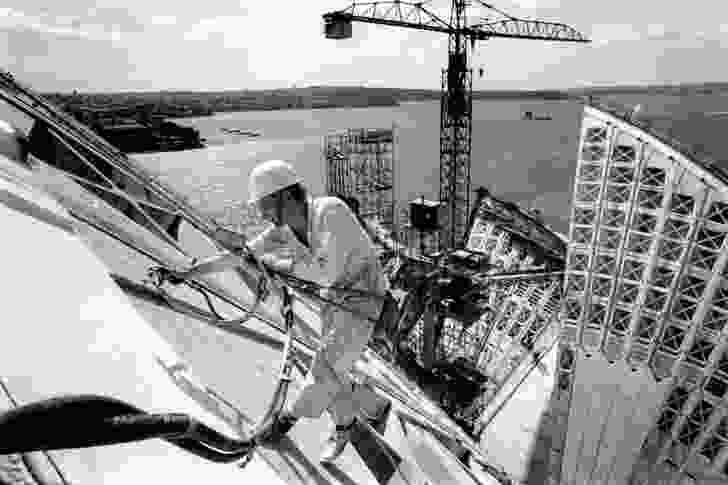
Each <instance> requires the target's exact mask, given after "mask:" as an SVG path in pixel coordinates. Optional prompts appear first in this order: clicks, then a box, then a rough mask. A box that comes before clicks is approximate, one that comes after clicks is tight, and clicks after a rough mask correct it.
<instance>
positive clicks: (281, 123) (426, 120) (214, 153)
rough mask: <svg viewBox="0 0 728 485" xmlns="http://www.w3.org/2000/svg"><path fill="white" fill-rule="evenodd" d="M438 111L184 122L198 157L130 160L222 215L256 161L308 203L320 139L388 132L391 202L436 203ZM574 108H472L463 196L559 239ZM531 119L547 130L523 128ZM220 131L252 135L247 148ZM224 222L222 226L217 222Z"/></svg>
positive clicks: (319, 167)
mask: <svg viewBox="0 0 728 485" xmlns="http://www.w3.org/2000/svg"><path fill="white" fill-rule="evenodd" d="M439 109H440V106H439V103H437V102H417V103H405V104H403V105H401V106H399V107H385V108H362V109H326V110H284V111H253V112H239V113H222V114H219V115H216V116H212V117H206V118H190V119H183V120H180V123H183V124H188V125H192V126H195V127H196V128H198V129H199V130H200V132H201V136H203V137H204V138H206V139H207V140H208V147H207V148H205V149H200V150H190V151H186V152H169V153H159V154H144V155H137V157H138V158H140V159H142V160H144V161H145V163H146V164H148V165H149V166H151V167H153V168H154V169H155V170H158V171H159V172H161V173H163V174H165V178H167V179H169V181H170V182H171V183H172V184H174V185H175V186H183V187H184V191H185V192H187V193H189V194H192V197H193V202H195V203H197V204H200V205H201V206H203V207H205V209H206V210H208V211H210V212H214V213H220V215H221V216H223V214H227V215H230V213H231V212H230V211H232V210H234V209H235V208H236V207H239V205H240V201H244V200H247V181H246V180H247V174H248V172H249V170H250V169H251V168H252V166H253V165H255V163H257V162H258V161H262V160H266V159H270V158H281V159H287V160H290V161H292V162H294V163H295V165H296V167H297V168H298V169H299V170H300V172H301V173H302V175H303V176H304V178H305V179H306V182H307V183H308V185H309V186H310V187H311V189H312V191H313V192H315V193H321V192H322V191H323V190H324V184H325V179H324V162H323V146H322V138H323V136H324V135H325V134H327V133H331V132H332V131H336V130H341V129H344V128H360V127H367V128H386V127H391V126H392V125H393V124H394V125H395V126H396V130H397V137H398V144H397V148H396V149H397V153H396V154H395V157H396V159H397V163H398V166H397V167H396V168H395V170H396V174H395V178H396V188H395V190H396V193H395V198H396V200H398V201H400V202H402V203H406V202H407V201H409V200H412V199H414V198H416V197H418V196H420V195H424V196H425V197H426V198H431V199H437V198H438V186H439V182H438V181H439V123H440V121H439V120H440V115H439ZM580 110H581V106H580V105H579V104H577V103H576V102H572V101H533V100H528V101H521V100H487V101H476V102H474V106H473V135H472V136H473V152H472V160H473V161H472V169H471V174H472V184H473V188H475V187H477V186H479V185H485V186H487V187H489V188H490V189H491V191H492V192H493V193H495V194H496V195H499V196H501V197H503V198H506V199H508V200H513V201H515V202H520V203H523V204H524V205H526V206H530V207H536V208H539V209H540V210H541V211H542V213H543V214H544V219H545V221H546V222H547V223H548V224H550V225H552V226H553V227H554V229H556V230H558V231H559V232H565V231H566V229H567V227H568V213H569V203H570V197H571V188H572V180H573V174H574V168H575V165H576V147H577V141H578V126H579V122H580ZM527 111H531V112H533V113H536V114H539V115H542V114H548V115H549V116H550V117H551V118H552V119H550V120H527V119H523V116H524V113H525V112H527ZM223 128H225V129H238V130H243V131H255V132H259V133H260V134H261V136H259V137H255V138H250V137H246V136H241V135H233V134H230V133H229V132H228V133H226V132H225V131H224V130H223ZM226 218H227V217H226Z"/></svg>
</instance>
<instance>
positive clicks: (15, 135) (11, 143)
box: [0, 120, 28, 165]
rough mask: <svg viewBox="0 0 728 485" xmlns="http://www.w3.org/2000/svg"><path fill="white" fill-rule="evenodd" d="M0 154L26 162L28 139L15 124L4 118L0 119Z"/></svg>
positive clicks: (15, 160)
mask: <svg viewBox="0 0 728 485" xmlns="http://www.w3.org/2000/svg"><path fill="white" fill-rule="evenodd" d="M0 155H3V156H5V157H7V158H9V159H10V160H12V161H14V162H17V163H21V164H23V165H26V164H27V160H28V139H27V138H26V137H25V135H24V134H23V133H22V132H21V131H20V130H18V128H16V127H15V125H13V124H12V123H9V122H7V121H5V120H0Z"/></svg>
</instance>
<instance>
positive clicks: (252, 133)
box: [220, 127, 262, 138]
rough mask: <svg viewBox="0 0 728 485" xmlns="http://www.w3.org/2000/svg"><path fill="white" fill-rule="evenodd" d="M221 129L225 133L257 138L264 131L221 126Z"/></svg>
mask: <svg viewBox="0 0 728 485" xmlns="http://www.w3.org/2000/svg"><path fill="white" fill-rule="evenodd" d="M220 131H222V132H223V133H226V134H228V135H240V136H247V137H250V138H255V137H258V136H261V135H262V133H260V132H259V131H253V130H241V129H240V128H224V127H223V128H220Z"/></svg>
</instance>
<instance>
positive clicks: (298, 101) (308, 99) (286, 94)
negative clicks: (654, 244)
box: [44, 83, 728, 118]
mask: <svg viewBox="0 0 728 485" xmlns="http://www.w3.org/2000/svg"><path fill="white" fill-rule="evenodd" d="M720 91H726V92H728V83H703V84H685V85H650V86H611V87H610V86H594V87H589V88H570V89H563V90H492V91H482V90H481V91H474V92H473V100H474V101H479V100H534V101H536V100H538V101H544V100H545V101H551V100H553V101H562V100H563V101H567V100H575V101H578V100H583V99H584V98H586V97H590V96H592V97H603V96H610V95H624V94H645V95H656V94H663V95H678V96H687V95H696V94H713V93H715V92H720ZM44 96H45V97H47V98H48V99H50V100H51V101H53V102H56V103H57V104H59V105H61V106H76V107H78V106H83V107H85V108H89V109H103V110H115V109H120V110H121V109H129V108H132V109H137V110H147V111H151V112H152V113H154V114H158V115H162V116H166V117H168V118H187V117H203V116H212V115H214V114H217V113H228V112H244V111H275V110H290V109H341V108H369V107H393V106H399V105H400V103H405V102H422V101H440V92H439V91H437V90H431V89H398V88H397V89H395V88H367V87H332V86H314V87H304V88H291V89H274V90H237V91H208V92H202V91H201V92H194V91H156V92H154V91H148V92H116V93H79V92H74V93H47V94H44Z"/></svg>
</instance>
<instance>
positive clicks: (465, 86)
mask: <svg viewBox="0 0 728 485" xmlns="http://www.w3.org/2000/svg"><path fill="white" fill-rule="evenodd" d="M465 1H466V0H453V3H452V11H451V14H450V25H451V26H452V30H451V31H450V33H449V39H448V51H449V52H448V54H449V55H448V67H447V69H446V70H443V73H442V96H441V98H440V204H441V213H440V227H441V229H440V246H441V249H442V250H445V251H447V250H449V249H459V248H461V247H462V246H463V245H464V244H465V233H466V231H467V224H468V214H469V211H470V163H471V162H470V155H471V150H472V140H471V137H472V119H473V117H472V111H473V89H472V87H473V73H472V70H471V69H469V67H468V43H467V41H466V38H465V34H464V31H465V28H466V27H467V26H466V25H465V22H466V19H465Z"/></svg>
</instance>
